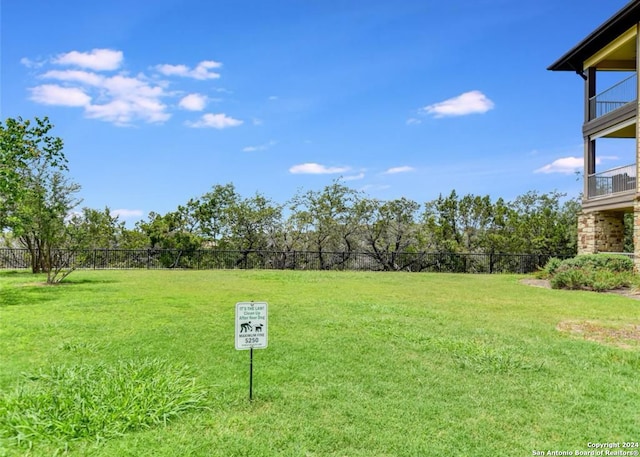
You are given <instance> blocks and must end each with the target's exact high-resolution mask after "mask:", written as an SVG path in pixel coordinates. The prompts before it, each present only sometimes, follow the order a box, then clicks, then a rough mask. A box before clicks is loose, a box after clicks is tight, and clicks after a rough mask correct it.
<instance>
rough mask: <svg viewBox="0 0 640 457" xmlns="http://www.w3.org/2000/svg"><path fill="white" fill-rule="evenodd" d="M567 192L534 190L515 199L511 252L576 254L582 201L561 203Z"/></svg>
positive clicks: (510, 225) (512, 211)
mask: <svg viewBox="0 0 640 457" xmlns="http://www.w3.org/2000/svg"><path fill="white" fill-rule="evenodd" d="M565 196H566V195H565V194H562V193H559V192H550V193H548V194H540V193H538V192H536V191H530V192H527V193H526V194H524V195H520V196H519V197H517V198H516V199H515V200H514V201H513V202H512V203H511V205H510V207H511V211H510V213H509V219H508V225H509V227H510V228H511V230H512V231H513V232H512V239H511V243H510V245H511V246H510V251H511V252H517V253H523V254H553V255H575V252H576V239H577V237H576V231H577V211H578V208H579V205H578V203H577V202H576V201H575V200H568V201H567V202H565V203H561V200H562V199H563V198H564V197H565Z"/></svg>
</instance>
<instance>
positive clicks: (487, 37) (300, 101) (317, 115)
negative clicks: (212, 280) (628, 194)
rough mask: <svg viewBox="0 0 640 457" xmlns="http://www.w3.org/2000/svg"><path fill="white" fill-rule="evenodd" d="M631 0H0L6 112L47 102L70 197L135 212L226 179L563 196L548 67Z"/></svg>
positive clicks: (558, 103)
mask: <svg viewBox="0 0 640 457" xmlns="http://www.w3.org/2000/svg"><path fill="white" fill-rule="evenodd" d="M625 3H626V1H625V0H607V1H606V2H605V1H602V0H584V1H581V2H575V1H566V0H564V1H563V0H561V1H558V0H536V1H532V2H521V1H517V0H476V1H473V2H472V1H469V0H448V1H446V2H444V1H441V0H437V1H436V0H396V1H393V2H391V1H388V0H367V1H363V0H342V1H337V0H323V1H315V0H272V1H262V0H224V1H221V0H126V1H124V0H109V1H108V2H87V1H86V0H64V1H55V2H54V1H51V0H31V1H29V2H25V1H20V0H4V1H2V4H1V7H0V8H1V9H0V21H1V29H0V30H1V36H0V38H1V57H0V59H1V61H0V63H1V69H0V77H1V79H0V89H1V91H0V95H1V99H0V111H1V113H0V117H1V118H2V119H6V118H7V117H16V116H21V117H23V118H25V119H30V118H33V117H36V116H38V117H43V116H49V118H50V120H51V121H52V123H53V124H54V125H55V129H54V133H55V134H56V135H57V136H60V137H61V138H63V140H64V142H65V154H66V155H67V158H68V159H69V162H70V174H71V177H72V178H73V180H74V181H76V182H77V183H79V184H80V185H81V186H82V191H81V195H80V196H81V197H82V198H83V199H84V201H83V203H82V206H87V207H91V208H96V209H102V208H104V207H105V206H108V207H109V208H110V209H111V210H112V211H115V212H117V213H118V214H120V217H121V219H122V220H126V221H129V222H132V221H135V220H138V219H141V218H145V217H146V216H147V214H148V213H149V212H150V211H155V212H158V213H161V214H164V213H166V212H168V211H172V210H174V209H176V207H177V206H178V205H180V204H184V203H186V201H188V200H189V199H190V198H192V197H197V196H200V195H202V194H203V193H205V192H207V191H208V190H209V189H210V188H211V187H212V186H213V185H215V184H226V183H229V182H232V183H233V184H234V185H235V186H236V189H237V190H238V191H239V193H241V194H242V195H243V196H246V197H248V196H251V195H253V194H254V193H255V192H260V193H262V194H263V195H265V196H267V197H269V198H271V199H273V200H274V201H276V202H278V203H284V202H285V201H286V200H288V199H289V198H291V197H293V196H294V194H295V193H296V192H297V191H299V190H315V189H321V188H322V187H324V186H325V185H327V184H330V183H331V182H332V181H333V180H334V179H336V178H339V177H342V178H343V179H344V180H345V183H346V184H347V185H349V186H350V187H352V188H354V189H358V190H363V191H364V192H365V193H366V194H367V195H368V196H370V197H372V198H378V199H382V200H389V199H394V198H399V197H403V196H404V197H407V198H410V199H413V200H415V201H417V202H419V203H424V202H425V201H429V200H432V199H434V198H437V196H438V194H440V193H443V194H448V193H449V192H450V191H451V190H452V189H455V190H456V191H457V192H458V194H467V193H472V194H475V195H487V194H488V195H490V196H491V197H492V198H494V199H496V198H498V197H503V198H505V199H507V200H510V199H513V198H515V197H516V196H518V195H521V194H523V193H525V192H527V191H530V190H537V191H540V192H550V191H553V190H557V191H560V192H566V193H568V194H569V195H570V196H576V195H577V194H578V193H579V192H580V190H581V188H582V185H581V183H580V182H578V181H577V180H576V176H575V174H574V171H575V170H576V169H579V168H580V166H581V161H582V148H583V147H582V137H581V125H582V96H583V83H582V80H581V79H580V78H579V77H578V76H577V75H576V74H572V73H564V72H563V73H555V72H549V71H547V70H546V68H547V67H548V66H549V65H550V64H551V63H553V62H554V61H555V60H556V59H557V58H559V57H560V56H561V55H562V54H564V52H565V51H567V50H569V49H570V48H571V47H573V46H574V45H575V44H577V43H578V42H579V41H580V40H582V39H583V38H584V37H585V36H586V35H587V34H588V33H590V32H591V31H592V30H593V29H594V28H595V27H597V26H598V25H600V24H601V23H602V22H604V21H605V20H606V19H608V18H609V17H610V16H611V15H613V14H614V13H615V12H616V11H618V10H619V9H620V8H621V7H623V6H624V5H625ZM578 6H579V7H578ZM618 144H620V143H618ZM615 146H616V145H615V144H614V145H612V147H611V151H608V150H607V151H605V153H602V155H601V156H600V154H599V157H601V159H602V160H603V162H606V164H602V165H603V166H604V168H613V167H615V166H619V165H626V164H628V163H632V162H634V158H633V155H632V153H631V152H629V151H631V150H632V148H631V147H629V148H626V149H628V150H627V151H623V150H621V149H620V150H617V149H616V148H615ZM606 147H607V145H605V148H606ZM599 151H602V149H599Z"/></svg>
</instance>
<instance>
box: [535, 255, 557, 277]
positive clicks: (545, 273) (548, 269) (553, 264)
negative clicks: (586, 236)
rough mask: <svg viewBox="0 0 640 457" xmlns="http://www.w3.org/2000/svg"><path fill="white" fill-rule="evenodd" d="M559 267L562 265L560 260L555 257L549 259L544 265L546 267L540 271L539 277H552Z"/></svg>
mask: <svg viewBox="0 0 640 457" xmlns="http://www.w3.org/2000/svg"><path fill="white" fill-rule="evenodd" d="M560 265H562V260H561V259H559V258H557V257H551V258H550V259H549V261H548V262H547V263H546V265H545V266H544V268H543V269H542V272H541V275H540V276H541V277H543V278H550V277H552V276H553V275H554V274H555V272H556V270H557V269H558V267H560Z"/></svg>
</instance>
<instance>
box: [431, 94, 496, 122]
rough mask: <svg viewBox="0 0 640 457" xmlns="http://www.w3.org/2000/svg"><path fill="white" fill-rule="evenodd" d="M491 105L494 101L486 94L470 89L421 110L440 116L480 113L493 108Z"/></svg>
mask: <svg viewBox="0 0 640 457" xmlns="http://www.w3.org/2000/svg"><path fill="white" fill-rule="evenodd" d="M493 107H494V103H493V102H492V101H491V100H489V98H487V96H486V95H484V94H483V93H482V92H480V91H478V90H472V91H470V92H465V93H464V94H460V95H458V96H457V97H453V98H450V99H448V100H445V101H443V102H439V103H434V104H432V105H428V106H425V107H424V108H422V109H421V112H423V113H425V114H431V115H433V116H434V117H436V118H440V117H450V116H466V115H468V114H482V113H486V112H487V111H489V110H490V109H493Z"/></svg>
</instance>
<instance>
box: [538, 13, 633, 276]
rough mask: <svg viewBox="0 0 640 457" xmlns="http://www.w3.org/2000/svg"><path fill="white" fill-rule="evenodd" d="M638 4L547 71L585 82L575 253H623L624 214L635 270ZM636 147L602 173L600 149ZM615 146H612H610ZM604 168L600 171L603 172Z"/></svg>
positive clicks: (615, 16) (618, 15) (613, 17)
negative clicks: (629, 216) (630, 224)
mask: <svg viewBox="0 0 640 457" xmlns="http://www.w3.org/2000/svg"><path fill="white" fill-rule="evenodd" d="M639 27H640V0H633V1H631V2H629V3H628V4H627V5H626V6H624V7H623V8H622V9H621V10H620V11H618V12H617V13H615V14H614V15H613V16H612V17H611V18H609V19H608V20H607V21H605V22H604V23H603V24H602V25H600V26H599V27H598V28H597V29H595V30H594V31H593V32H591V34H589V36H587V37H586V38H584V39H583V40H582V41H581V42H579V43H578V44H577V45H575V46H574V47H573V48H572V49H570V50H569V51H567V52H566V53H565V54H564V55H563V56H562V57H560V58H559V59H558V60H557V61H556V62H554V63H553V64H552V65H551V66H549V68H548V69H549V70H552V71H571V72H576V73H577V74H578V75H579V76H580V77H581V78H582V79H583V80H584V82H583V83H584V123H583V125H582V134H583V137H584V173H583V176H584V191H583V196H582V212H581V214H580V216H579V220H578V254H587V253H596V252H622V251H623V243H624V241H623V238H624V222H623V219H624V215H625V214H626V213H633V214H634V233H633V239H634V245H635V252H634V254H635V264H636V269H637V270H638V269H640V193H639V190H640V188H639V187H638V185H637V177H638V164H639V163H640V160H639V159H640V145H639V144H638V138H640V126H639V123H638V68H639V65H638V63H639V62H640V55H639V54H638V52H637V51H638V49H639V47H640V46H639V40H640V32H639ZM605 141H606V142H607V143H606V144H607V145H608V146H610V145H611V143H613V142H617V144H619V145H622V144H623V141H624V144H625V145H628V144H629V143H630V142H631V143H632V144H633V145H635V146H634V148H633V150H632V151H631V154H630V155H631V156H632V157H631V158H630V159H629V162H631V161H633V163H629V164H628V165H625V166H622V167H617V168H614V169H608V170H607V169H604V170H601V169H600V168H601V164H602V163H603V161H602V160H599V157H600V158H601V156H599V155H598V147H597V146H598V145H599V144H601V145H603V144H604V142H605ZM614 146H615V144H614ZM602 168H604V167H602Z"/></svg>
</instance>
